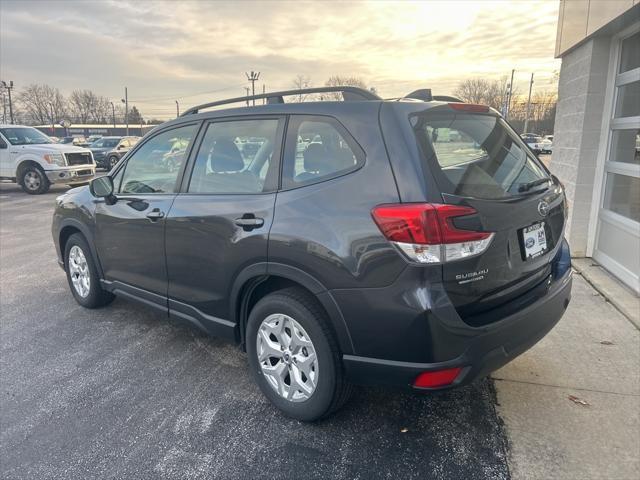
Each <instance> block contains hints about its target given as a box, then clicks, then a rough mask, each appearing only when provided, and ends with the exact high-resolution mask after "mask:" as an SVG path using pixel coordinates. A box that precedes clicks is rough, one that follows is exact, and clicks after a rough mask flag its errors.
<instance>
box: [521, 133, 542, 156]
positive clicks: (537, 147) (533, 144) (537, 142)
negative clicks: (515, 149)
mask: <svg viewBox="0 0 640 480" xmlns="http://www.w3.org/2000/svg"><path fill="white" fill-rule="evenodd" d="M521 137H522V139H523V140H524V142H525V143H526V144H527V145H529V148H531V150H533V151H534V153H535V154H536V155H538V154H540V153H542V137H541V136H540V135H536V134H534V133H523V134H522V135H521Z"/></svg>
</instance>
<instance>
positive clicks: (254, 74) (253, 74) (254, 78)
mask: <svg viewBox="0 0 640 480" xmlns="http://www.w3.org/2000/svg"><path fill="white" fill-rule="evenodd" d="M245 75H246V76H247V80H249V81H250V82H251V92H252V95H255V94H256V81H257V80H258V79H259V78H260V72H254V71H253V70H251V74H248V73H247V72H245ZM255 105H256V99H255V98H254V99H253V106H254V107H255Z"/></svg>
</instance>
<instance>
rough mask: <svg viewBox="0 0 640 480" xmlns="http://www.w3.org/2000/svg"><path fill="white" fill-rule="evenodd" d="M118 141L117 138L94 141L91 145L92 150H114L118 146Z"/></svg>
mask: <svg viewBox="0 0 640 480" xmlns="http://www.w3.org/2000/svg"><path fill="white" fill-rule="evenodd" d="M119 141H120V139H119V138H102V139H100V140H96V141H95V142H93V143H92V144H91V147H92V148H114V147H115V146H116V145H118V142H119Z"/></svg>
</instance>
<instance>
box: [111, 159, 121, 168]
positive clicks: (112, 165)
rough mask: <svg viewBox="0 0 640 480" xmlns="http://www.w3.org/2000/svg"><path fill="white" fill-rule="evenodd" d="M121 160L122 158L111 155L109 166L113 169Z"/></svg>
mask: <svg viewBox="0 0 640 480" xmlns="http://www.w3.org/2000/svg"><path fill="white" fill-rule="evenodd" d="M119 161H120V159H119V158H118V157H116V156H112V157H109V168H110V169H112V168H113V167H115V166H116V165H117V164H118V162H119Z"/></svg>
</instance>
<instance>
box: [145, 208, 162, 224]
mask: <svg viewBox="0 0 640 480" xmlns="http://www.w3.org/2000/svg"><path fill="white" fill-rule="evenodd" d="M162 217H164V212H163V211H161V210H160V209H159V208H154V209H153V210H151V211H150V212H149V213H147V218H148V219H149V220H151V221H153V222H155V221H156V220H158V219H159V218H162Z"/></svg>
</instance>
